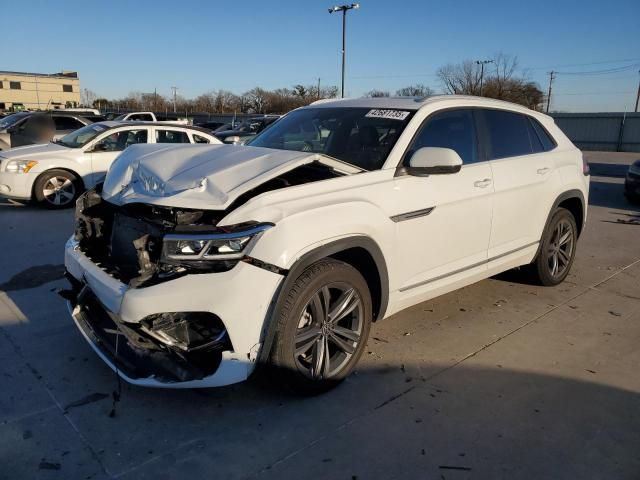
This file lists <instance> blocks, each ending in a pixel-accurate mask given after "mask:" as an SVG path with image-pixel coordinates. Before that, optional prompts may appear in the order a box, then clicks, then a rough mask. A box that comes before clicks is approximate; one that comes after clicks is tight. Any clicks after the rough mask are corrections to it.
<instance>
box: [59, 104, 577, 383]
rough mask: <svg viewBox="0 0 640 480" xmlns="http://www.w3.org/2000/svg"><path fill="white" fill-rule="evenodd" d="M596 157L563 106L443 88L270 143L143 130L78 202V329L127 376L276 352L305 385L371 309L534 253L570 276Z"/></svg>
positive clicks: (328, 112)
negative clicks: (166, 137) (448, 92)
mask: <svg viewBox="0 0 640 480" xmlns="http://www.w3.org/2000/svg"><path fill="white" fill-rule="evenodd" d="M588 188H589V177H588V167H587V165H586V164H585V163H584V162H583V159H582V155H581V153H580V151H579V150H578V149H576V147H575V146H573V145H572V144H571V142H570V141H569V140H568V139H567V138H566V137H565V135H563V134H562V132H561V131H560V130H559V129H558V127H556V125H555V124H554V122H553V120H552V119H551V118H549V117H548V116H546V115H543V114H540V113H538V112H534V111H531V110H528V109H526V108H523V107H520V106H517V105H513V104H509V103H504V102H500V101H494V100H488V99H482V98H475V97H463V96H440V97H431V98H427V99H413V98H384V99H377V98H376V99H358V100H341V101H338V100H331V101H321V102H316V103H314V104H312V105H310V106H308V107H304V108H300V109H297V110H295V111H293V112H290V113H289V114H288V115H286V116H285V117H283V118H282V119H281V120H279V121H278V122H276V123H275V124H274V125H273V126H272V127H270V128H269V129H267V130H265V131H264V132H262V133H261V134H260V135H258V136H257V137H256V138H255V139H254V140H253V141H252V142H251V144H250V146H231V145H221V146H205V147H200V148H198V147H196V146H182V147H175V148H172V149H162V148H159V146H157V145H140V146H137V145H136V146H133V147H131V148H129V149H128V150H127V151H126V152H124V153H123V154H122V155H121V156H120V157H119V158H118V159H117V160H116V161H115V162H114V164H113V165H112V167H111V170H110V171H109V174H108V175H107V178H106V180H105V182H104V185H103V186H102V187H101V188H100V186H99V187H98V188H97V189H95V190H91V191H89V192H87V193H86V194H85V195H83V196H82V197H81V198H80V199H79V201H78V203H77V212H76V232H75V235H74V236H73V237H72V238H71V239H69V241H68V243H67V246H66V259H65V261H66V267H67V269H68V273H69V275H68V278H69V279H70V281H71V283H72V286H73V288H72V289H71V290H68V291H66V292H64V296H65V297H66V298H68V300H69V304H70V307H71V311H72V316H73V318H74V319H75V321H76V323H77V325H78V327H79V328H80V330H81V332H82V333H83V335H84V336H85V337H86V339H87V340H88V341H89V342H90V344H91V345H92V346H93V348H94V349H95V350H96V352H97V353H98V355H100V357H102V358H103V359H104V361H105V362H106V363H107V364H108V365H109V366H110V367H111V368H112V369H114V370H116V371H117V372H118V373H119V374H120V375H121V376H122V377H123V378H124V379H125V380H127V381H129V382H131V383H134V384H138V385H147V386H157V387H188V388H191V387H210V386H218V385H226V384H230V383H234V382H238V381H242V380H244V379H246V378H247V376H248V375H249V374H251V372H252V371H253V370H254V368H255V367H256V365H258V364H262V365H267V366H269V367H271V369H272V370H273V371H274V373H275V374H276V375H277V377H278V378H279V379H281V380H282V381H283V382H284V383H285V384H287V385H289V386H290V387H292V388H295V389H297V390H300V391H305V392H319V391H323V390H326V389H328V388H330V387H332V386H334V385H335V384H336V383H337V382H339V381H340V380H342V379H343V378H344V377H345V376H346V375H348V374H349V372H351V370H352V369H353V368H354V366H355V365H356V363H357V361H358V358H359V357H360V355H361V354H362V352H363V350H364V348H365V344H366V342H367V337H368V335H369V329H370V327H371V322H373V321H376V320H381V319H383V318H385V317H388V316H390V315H392V314H394V313H396V312H398V311H400V310H402V309H404V308H407V307H409V306H411V305H415V304H417V303H419V302H423V301H425V300H428V299H430V298H433V297H435V296H438V295H442V294H444V293H446V292H449V291H451V290H454V289H458V288H461V287H463V286H465V285H469V284H470V283H473V282H477V281H478V280H481V279H484V278H487V277H489V276H491V275H495V274H497V273H498V272H502V271H505V270H507V269H511V268H514V267H518V266H524V265H526V266H528V268H529V269H531V270H532V271H533V272H534V273H535V274H536V275H537V277H538V279H539V281H540V282H541V283H542V284H543V285H555V284H558V283H560V282H562V281H563V280H564V278H565V277H566V276H567V274H568V272H569V269H570V267H571V264H572V262H573V258H574V255H575V249H576V241H577V239H578V236H579V235H580V231H581V230H582V227H583V225H584V222H585V218H586V209H587V196H588Z"/></svg>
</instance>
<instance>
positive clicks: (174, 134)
mask: <svg viewBox="0 0 640 480" xmlns="http://www.w3.org/2000/svg"><path fill="white" fill-rule="evenodd" d="M156 143H191V142H190V141H189V136H188V135H187V133H186V132H181V131H179V130H156Z"/></svg>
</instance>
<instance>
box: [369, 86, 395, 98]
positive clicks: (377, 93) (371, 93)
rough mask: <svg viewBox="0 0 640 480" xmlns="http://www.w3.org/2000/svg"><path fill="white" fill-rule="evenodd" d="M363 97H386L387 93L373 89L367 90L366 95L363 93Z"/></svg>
mask: <svg viewBox="0 0 640 480" xmlns="http://www.w3.org/2000/svg"><path fill="white" fill-rule="evenodd" d="M364 96H365V97H369V98H378V97H388V96H389V92H387V91H386V90H378V89H376V88H374V89H373V90H369V91H368V92H367V93H365V94H364Z"/></svg>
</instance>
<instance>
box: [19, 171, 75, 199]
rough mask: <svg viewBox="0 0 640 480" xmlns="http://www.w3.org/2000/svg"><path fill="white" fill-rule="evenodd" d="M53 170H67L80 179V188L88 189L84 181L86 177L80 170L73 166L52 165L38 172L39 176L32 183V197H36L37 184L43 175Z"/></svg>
mask: <svg viewBox="0 0 640 480" xmlns="http://www.w3.org/2000/svg"><path fill="white" fill-rule="evenodd" d="M52 170H62V171H65V172H68V173H70V174H72V175H74V176H75V177H76V178H77V179H78V181H79V182H80V188H81V190H82V191H85V190H86V189H87V187H86V185H85V183H84V179H83V178H82V175H80V174H79V173H78V172H76V171H74V170H72V169H71V168H66V167H51V168H47V169H46V170H45V171H44V172H40V173H39V174H38V176H37V177H36V178H35V179H34V180H33V184H32V185H31V198H32V199H33V198H36V184H37V183H38V180H40V178H42V176H43V175H45V174H47V173H49V172H51V171H52Z"/></svg>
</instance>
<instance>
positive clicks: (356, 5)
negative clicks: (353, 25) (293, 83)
mask: <svg viewBox="0 0 640 480" xmlns="http://www.w3.org/2000/svg"><path fill="white" fill-rule="evenodd" d="M358 8H360V4H359V3H352V4H351V5H336V6H334V7H331V8H330V9H329V13H335V12H342V90H341V96H342V98H344V64H345V54H346V50H345V40H346V33H345V31H346V28H347V10H351V9H358Z"/></svg>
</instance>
